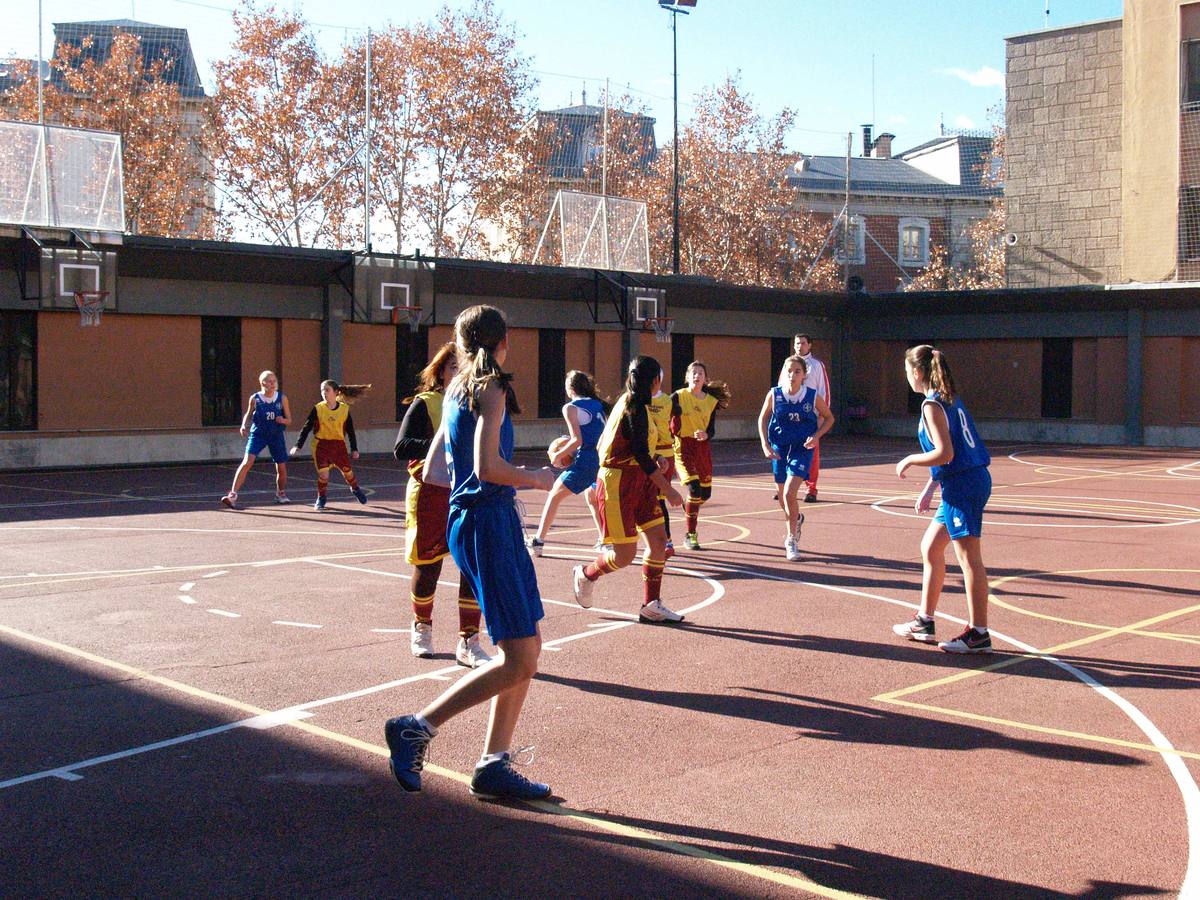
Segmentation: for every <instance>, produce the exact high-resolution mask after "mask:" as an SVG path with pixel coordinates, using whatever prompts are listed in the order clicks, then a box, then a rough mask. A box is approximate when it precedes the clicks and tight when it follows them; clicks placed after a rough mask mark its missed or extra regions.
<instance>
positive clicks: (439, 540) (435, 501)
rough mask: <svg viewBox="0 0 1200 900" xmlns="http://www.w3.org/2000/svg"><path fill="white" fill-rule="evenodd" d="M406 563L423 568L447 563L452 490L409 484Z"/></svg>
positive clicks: (405, 535) (405, 539) (412, 481)
mask: <svg viewBox="0 0 1200 900" xmlns="http://www.w3.org/2000/svg"><path fill="white" fill-rule="evenodd" d="M404 506H405V516H404V524H405V526H406V528H407V530H406V531H405V532H404V549H405V560H406V561H407V562H408V564H409V565H413V566H423V565H428V564H429V563H434V562H437V561H438V560H439V559H444V558H445V557H446V556H448V555H449V553H450V548H449V547H448V546H447V545H446V520H447V519H448V518H449V517H450V489H449V488H445V487H440V486H438V485H436V484H424V483H422V482H420V481H418V480H417V479H416V478H410V479H409V480H408V493H407V494H406V495H405V498H404Z"/></svg>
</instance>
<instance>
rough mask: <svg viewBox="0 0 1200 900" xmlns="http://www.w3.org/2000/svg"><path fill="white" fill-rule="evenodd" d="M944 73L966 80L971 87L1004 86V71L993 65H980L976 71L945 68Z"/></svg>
mask: <svg viewBox="0 0 1200 900" xmlns="http://www.w3.org/2000/svg"><path fill="white" fill-rule="evenodd" d="M944 74H946V75H950V76H953V77H954V78H957V79H959V80H960V81H965V82H966V83H967V84H969V85H971V87H1004V73H1003V72H1001V71H1000V70H999V69H993V68H992V67H991V66H980V67H979V68H978V69H976V70H975V71H974V72H969V71H967V70H966V69H945V70H944Z"/></svg>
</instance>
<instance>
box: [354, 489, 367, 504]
mask: <svg viewBox="0 0 1200 900" xmlns="http://www.w3.org/2000/svg"><path fill="white" fill-rule="evenodd" d="M354 496H355V497H357V498H358V502H359V503H361V504H363V505H364V506H366V504H367V492H366V491H364V490H363V489H362V488H360V487H356V488H355V489H354Z"/></svg>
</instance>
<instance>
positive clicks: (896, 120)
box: [887, 115, 908, 125]
mask: <svg viewBox="0 0 1200 900" xmlns="http://www.w3.org/2000/svg"><path fill="white" fill-rule="evenodd" d="M887 123H888V124H889V125H907V124H908V116H901V115H895V116H888V120H887Z"/></svg>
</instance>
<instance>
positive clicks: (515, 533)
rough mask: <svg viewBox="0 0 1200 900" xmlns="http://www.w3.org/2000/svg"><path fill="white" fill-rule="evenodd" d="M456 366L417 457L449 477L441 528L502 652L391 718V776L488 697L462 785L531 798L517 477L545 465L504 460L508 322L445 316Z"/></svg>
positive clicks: (470, 312) (483, 310) (533, 611)
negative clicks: (519, 752) (522, 734)
mask: <svg viewBox="0 0 1200 900" xmlns="http://www.w3.org/2000/svg"><path fill="white" fill-rule="evenodd" d="M454 332H455V340H456V341H457V343H458V351H459V369H458V374H457V375H456V376H455V377H454V380H453V381H452V382H451V383H450V386H449V387H448V388H447V390H446V399H445V403H444V409H443V414H442V424H441V425H440V426H439V427H438V430H437V433H436V434H435V435H434V438H433V444H432V445H431V446H430V448H429V453H428V455H427V456H426V457H425V468H424V473H423V477H424V478H425V480H426V482H427V483H433V484H438V483H441V484H445V485H447V486H448V487H449V488H450V516H449V521H448V524H447V528H446V539H447V544H449V547H450V555H451V556H453V557H454V562H455V563H456V564H457V565H458V568H459V571H460V572H461V573H462V576H463V577H464V578H465V579H467V580H468V581H469V582H470V584H471V587H472V589H473V591H474V594H475V597H476V599H478V601H479V606H480V607H481V608H482V610H483V616H484V619H485V620H486V621H487V628H488V633H489V634H490V635H491V637H492V642H493V643H495V644H496V645H497V646H498V647H499V648H500V651H501V652H500V655H499V657H497V658H496V659H494V660H493V661H492V662H490V663H487V664H486V665H483V666H480V667H479V668H477V669H472V670H471V672H470V673H469V674H467V675H465V676H463V678H461V679H460V680H459V681H458V682H457V683H456V684H455V685H454V686H453V687H451V688H450V689H449V690H447V691H446V692H445V693H444V694H442V695H441V696H440V697H438V698H437V699H436V700H434V701H433V702H432V703H430V704H429V705H428V706H426V707H425V708H424V709H423V710H421V712H420V713H418V714H416V715H409V716H399V717H397V718H394V719H389V720H388V722H387V724H386V726H385V727H384V736H385V737H386V739H387V743H388V748H389V749H390V751H391V759H390V766H391V771H392V775H393V776H395V778H396V780H397V781H398V782H399V783H400V786H401V787H402V788H404V790H406V791H410V792H411V791H419V790H420V789H421V769H422V768H423V766H424V764H425V752H426V750H427V748H428V746H429V741H430V739H431V738H432V737H433V736H434V735H435V734H437V732H438V729H439V728H440V727H441V726H442V725H444V724H445V723H446V721H448V720H449V719H450V718H451V717H453V716H456V715H458V714H459V713H461V712H465V711H466V710H468V709H470V708H471V707H473V706H476V705H478V704H480V703H483V702H484V701H486V700H491V701H492V709H491V716H490V717H489V719H488V728H487V736H486V738H485V740H484V747H483V756H482V758H481V759H480V760H479V764H478V765H477V766H476V767H475V773H474V776H473V777H472V779H471V793H472V794H474V795H475V796H477V797H481V798H483V799H504V800H535V799H539V798H542V797H546V796H548V795H549V794H550V788H549V786H548V785H545V784H539V783H537V782H534V781H530V780H529V779H527V778H525V777H524V776H523V775H521V774H520V773H518V772H517V771H516V770H515V769H514V768H513V764H512V756H511V752H510V749H509V748H511V747H512V737H513V732H514V731H515V730H516V725H517V718H518V717H519V716H520V714H521V707H522V705H523V704H524V703H525V695H526V693H527V692H528V690H529V683H530V682H531V681H532V680H533V676H534V674H535V673H536V672H537V662H538V656H539V654H540V653H541V649H542V636H541V632H540V630H539V627H538V622H539V620H541V618H542V617H543V611H542V601H541V596H540V594H539V593H538V585H537V576H536V575H535V574H534V571H533V562H532V561H531V560H530V558H529V554H528V553H526V552H525V546H524V543H523V541H522V535H521V520H520V518H519V517H518V516H517V511H516V508H515V506H514V502H515V499H516V491H515V488H518V487H528V488H537V489H539V490H543V491H548V490H550V488H551V487H553V485H554V480H555V479H554V473H553V472H552V471H551V470H550V469H541V470H527V469H524V468H520V467H517V466H514V465H512V464H511V462H510V460H511V459H512V452H513V426H512V419H511V418H510V417H509V413H510V412H520V407H518V406H517V399H516V395H515V394H514V393H513V390H512V387H511V386H510V384H509V382H510V380H511V378H512V376H511V375H508V374H507V373H506V372H504V370H503V369H502V368H501V366H503V365H504V360H505V359H506V358H507V356H508V326H507V325H506V323H505V321H504V314H503V313H501V312H500V310H498V309H496V308H495V307H493V306H472V307H471V308H469V309H466V310H464V311H463V312H462V313H460V314H459V316H458V319H457V320H456V321H455V323H454Z"/></svg>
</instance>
